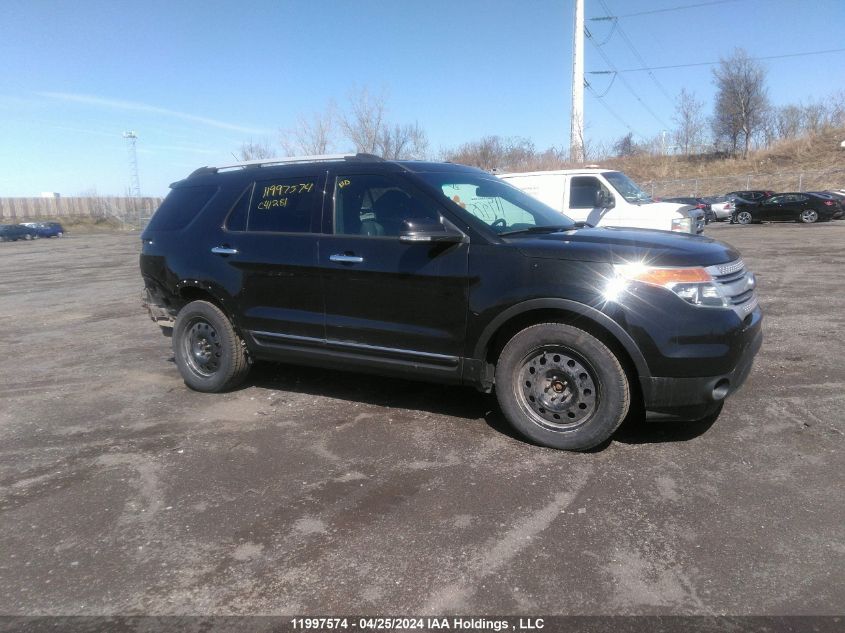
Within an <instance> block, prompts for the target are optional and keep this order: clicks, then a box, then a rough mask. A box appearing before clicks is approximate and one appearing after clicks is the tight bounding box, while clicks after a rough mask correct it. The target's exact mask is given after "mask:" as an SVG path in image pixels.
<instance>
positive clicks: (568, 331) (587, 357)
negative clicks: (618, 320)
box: [496, 323, 631, 450]
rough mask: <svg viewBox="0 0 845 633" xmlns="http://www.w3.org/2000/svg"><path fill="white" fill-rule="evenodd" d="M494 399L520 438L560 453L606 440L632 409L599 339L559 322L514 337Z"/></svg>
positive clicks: (618, 368) (620, 373)
mask: <svg viewBox="0 0 845 633" xmlns="http://www.w3.org/2000/svg"><path fill="white" fill-rule="evenodd" d="M496 396H497V398H498V400H499V405H500V406H501V408H502V412H503V413H504V414H505V417H506V418H507V419H508V421H509V422H510V424H511V425H512V426H513V427H514V428H515V429H516V430H517V431H519V432H520V433H521V434H522V435H524V436H526V437H528V438H529V439H531V440H533V441H535V442H537V443H538V444H542V445H544V446H548V447H551V448H558V449H564V450H587V449H590V448H593V447H595V446H597V445H598V444H601V443H602V442H604V441H605V440H607V439H608V438H609V437H610V436H611V435H612V434H613V432H614V431H615V430H616V429H617V427H618V426H619V425H620V424H621V423H622V420H623V419H624V418H625V415H626V414H627V412H628V407H629V406H630V401H631V395H630V389H629V385H628V378H627V376H626V375H625V371H624V370H623V369H622V365H621V364H620V363H619V359H617V358H616V356H615V355H614V354H613V352H611V351H610V349H608V348H607V346H605V345H604V343H602V342H601V341H599V340H598V339H597V338H595V337H594V336H592V335H591V334H589V333H587V332H585V331H584V330H581V329H578V328H576V327H573V326H570V325H564V324H562V323H542V324H539V325H533V326H531V327H528V328H526V329H524V330H522V331H521V332H519V333H518V334H516V335H515V336H514V337H513V338H512V339H511V340H510V341H509V342H508V343H507V345H505V348H504V350H502V354H501V356H500V357H499V361H498V363H497V365H496Z"/></svg>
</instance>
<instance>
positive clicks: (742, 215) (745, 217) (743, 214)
mask: <svg viewBox="0 0 845 633" xmlns="http://www.w3.org/2000/svg"><path fill="white" fill-rule="evenodd" d="M753 220H754V218H753V217H751V214H750V213H749V212H748V211H740V212H739V213H737V214H736V221H737V222H739V223H740V224H751V222H752V221H753Z"/></svg>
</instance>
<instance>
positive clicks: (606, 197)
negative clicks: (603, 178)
mask: <svg viewBox="0 0 845 633" xmlns="http://www.w3.org/2000/svg"><path fill="white" fill-rule="evenodd" d="M594 202H595V203H594V204H593V206H594V207H599V208H602V209H612V208H613V207H615V206H616V199H615V198H614V197H613V194H611V193H608V192H607V191H605V190H604V189H598V190H596V198H595V201H594Z"/></svg>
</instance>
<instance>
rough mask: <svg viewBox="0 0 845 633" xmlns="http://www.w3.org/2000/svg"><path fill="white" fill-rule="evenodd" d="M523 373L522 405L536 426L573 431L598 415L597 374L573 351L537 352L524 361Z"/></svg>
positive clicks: (541, 350)
mask: <svg viewBox="0 0 845 633" xmlns="http://www.w3.org/2000/svg"><path fill="white" fill-rule="evenodd" d="M519 373H520V382H521V389H520V390H519V392H518V395H519V402H520V405H521V406H522V408H523V410H524V411H525V412H526V414H528V415H529V416H531V417H532V419H533V421H534V422H535V423H536V424H539V425H540V426H543V427H545V428H549V429H551V430H558V429H561V428H572V427H575V426H578V425H580V424H584V423H586V422H587V421H589V419H590V416H592V415H593V414H594V413H595V410H596V398H597V396H598V393H597V390H598V387H597V386H596V378H595V372H594V371H593V370H592V368H590V367H589V365H588V363H587V362H586V361H584V360H583V359H582V358H579V357H578V356H576V355H575V354H574V352H572V351H571V350H569V349H567V348H564V347H557V346H549V347H543V348H540V349H535V350H533V351H532V352H531V353H530V354H529V355H528V356H527V357H526V358H524V359H523V361H522V366H521V369H520V372H519Z"/></svg>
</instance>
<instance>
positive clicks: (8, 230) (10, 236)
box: [0, 224, 38, 242]
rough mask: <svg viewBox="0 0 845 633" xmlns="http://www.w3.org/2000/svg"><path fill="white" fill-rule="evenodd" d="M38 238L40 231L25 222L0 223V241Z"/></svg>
mask: <svg viewBox="0 0 845 633" xmlns="http://www.w3.org/2000/svg"><path fill="white" fill-rule="evenodd" d="M34 239H38V233H37V232H36V231H35V229H31V228H29V227H28V226H24V225H23V224H0V242H16V241H18V240H34Z"/></svg>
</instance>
